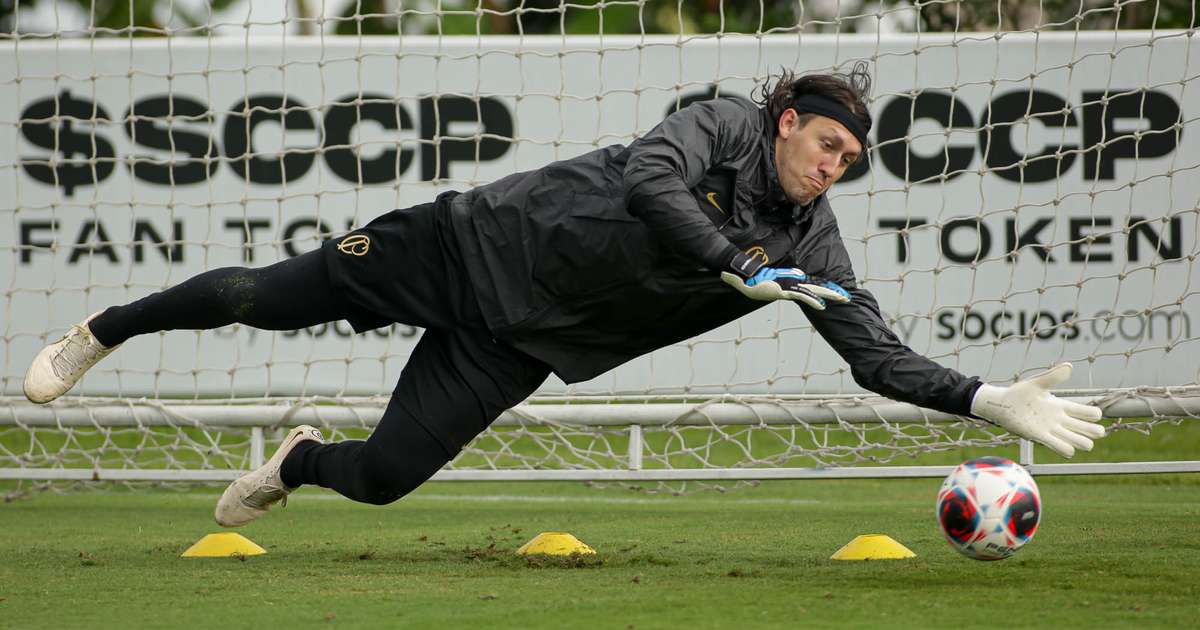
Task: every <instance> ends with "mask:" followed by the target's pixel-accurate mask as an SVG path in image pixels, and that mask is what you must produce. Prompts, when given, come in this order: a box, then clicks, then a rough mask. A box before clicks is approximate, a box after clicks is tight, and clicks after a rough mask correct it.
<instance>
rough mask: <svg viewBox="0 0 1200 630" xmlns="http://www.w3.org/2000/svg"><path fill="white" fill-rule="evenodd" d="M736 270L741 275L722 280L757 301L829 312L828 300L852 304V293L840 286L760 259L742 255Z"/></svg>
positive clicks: (735, 261) (725, 274)
mask: <svg viewBox="0 0 1200 630" xmlns="http://www.w3.org/2000/svg"><path fill="white" fill-rule="evenodd" d="M732 266H733V268H734V270H735V271H737V272H738V274H733V273H730V272H728V271H724V272H721V280H723V281H725V283H726V284H728V285H730V286H732V287H733V288H735V289H737V290H738V291H741V292H742V295H745V296H746V297H748V298H751V299H754V300H762V301H764V302H771V301H774V300H782V299H788V300H796V301H797V302H801V303H803V304H806V305H807V306H809V307H811V308H814V309H816V310H818V311H823V310H825V301H826V300H830V301H833V302H843V303H844V302H849V301H850V293H848V292H847V291H846V290H845V289H843V288H842V287H841V286H839V285H838V284H837V283H836V282H833V281H832V280H826V279H825V278H818V277H816V276H810V275H808V274H806V273H804V272H803V271H801V270H799V269H789V268H779V267H766V266H763V265H762V263H761V262H759V261H758V259H755V258H751V257H750V256H747V255H746V254H741V253H739V254H738V255H737V257H735V258H734V259H733V263H732ZM739 274H740V275H739Z"/></svg>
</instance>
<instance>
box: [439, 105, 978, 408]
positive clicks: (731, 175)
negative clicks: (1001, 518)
mask: <svg viewBox="0 0 1200 630" xmlns="http://www.w3.org/2000/svg"><path fill="white" fill-rule="evenodd" d="M774 147H775V129H774V125H773V124H772V121H771V120H770V119H769V117H768V116H767V114H766V113H765V111H764V110H762V109H760V108H758V107H756V106H755V105H754V104H752V103H750V102H748V101H744V100H740V99H718V100H712V101H704V102H701V103H695V104H693V105H691V106H689V107H687V108H685V109H683V110H682V111H679V112H677V113H675V114H672V115H671V116H668V117H667V118H666V120H664V121H663V122H662V124H660V125H659V126H658V127H656V128H655V129H654V130H653V131H651V132H650V133H649V134H647V135H646V136H645V137H643V138H640V139H638V140H636V141H635V142H633V143H632V144H630V145H629V146H628V147H622V146H619V145H615V146H610V147H606V148H603V149H599V150H596V151H593V152H591V153H588V154H585V155H582V156H579V157H577V158H573V159H569V160H564V161H561V162H555V163H553V164H550V165H548V166H546V167H544V168H541V169H538V170H535V171H529V172H525V173H516V174H514V175H510V176H508V177H505V178H503V179H500V180H498V181H496V182H493V183H491V184H488V185H486V186H481V187H479V188H475V189H473V190H471V191H469V192H466V193H463V194H462V195H459V196H458V197H456V198H455V199H454V201H453V203H452V209H451V213H452V223H453V226H454V231H455V234H456V238H457V239H458V242H459V245H460V247H461V248H462V250H463V254H464V259H465V263H466V267H467V270H468V274H469V275H470V278H471V281H472V284H473V285H474V288H475V291H476V294H477V296H478V299H479V303H480V307H481V309H482V310H483V313H484V317H485V318H486V320H487V323H488V326H489V328H491V330H492V333H493V334H494V335H495V336H496V338H497V339H500V340H503V341H505V342H507V343H510V344H512V345H513V346H516V347H517V348H519V349H521V350H522V351H524V352H526V353H528V354H530V355H533V356H535V357H537V358H539V359H541V360H542V361H545V362H546V363H548V364H549V365H550V366H551V367H552V368H553V369H554V371H555V373H556V374H558V375H559V377H561V378H562V379H563V380H564V381H566V382H568V383H571V382H577V381H582V380H587V379H589V378H592V377H594V376H597V375H599V374H601V373H602V372H605V371H607V370H609V369H611V368H614V367H616V366H618V365H620V364H622V363H624V362H626V361H629V360H630V359H633V358H635V357H637V356H640V355H642V354H645V353H647V352H650V351H652V350H655V349H657V348H660V347H662V346H665V345H668V344H671V343H674V342H677V341H681V340H684V339H688V338H690V337H693V336H696V335H698V334H701V333H703V332H705V331H708V330H711V329H713V328H716V327H718V326H721V325H723V324H725V323H728V322H730V321H732V320H734V319H737V318H739V317H741V316H743V315H745V314H747V313H749V312H751V311H754V310H755V309H758V308H760V307H762V306H764V305H765V304H766V302H758V301H754V300H751V299H749V298H746V297H744V296H742V295H741V294H740V293H738V292H737V291H735V290H734V289H732V288H731V287H729V286H728V285H726V284H724V283H723V282H721V280H720V278H719V272H720V271H722V270H727V269H728V268H729V263H730V261H731V259H732V258H733V256H734V255H735V254H736V253H737V252H738V251H739V250H740V251H747V252H752V253H761V255H765V256H766V257H767V260H768V264H770V265H771V266H783V267H799V268H801V269H803V270H805V271H806V272H808V273H810V274H813V275H819V276H824V277H827V278H830V279H832V280H834V281H836V282H838V283H839V284H841V285H842V286H843V287H845V288H846V289H847V290H848V291H850V293H851V295H852V296H853V299H852V300H851V302H850V303H848V304H844V305H830V306H829V307H828V308H827V309H826V310H825V311H814V310H811V309H808V308H805V315H807V316H808V318H809V320H810V321H811V322H812V323H813V326H814V327H815V328H816V330H817V331H818V332H820V333H821V335H822V336H823V337H824V338H825V339H826V341H828V342H829V344H830V345H831V346H832V347H833V348H834V350H836V351H837V352H838V354H840V355H841V356H842V357H843V358H844V359H845V360H846V362H847V363H849V364H850V368H851V372H852V374H853V376H854V379H855V381H856V382H857V383H858V384H859V385H861V386H862V387H864V388H866V389H869V390H871V391H874V392H877V393H880V394H883V395H885V396H888V397H890V398H893V399H896V400H900V401H904V402H911V403H914V404H917V405H920V406H923V407H928V408H932V409H937V410H941V411H947V412H950V413H956V414H966V413H968V412H969V410H970V403H971V397H972V396H973V394H974V392H975V390H976V389H977V388H978V386H979V381H978V380H977V379H974V378H970V379H969V378H966V377H964V376H963V375H962V374H959V373H958V372H956V371H954V370H951V369H948V368H945V367H942V366H941V365H939V364H937V363H935V362H933V361H930V360H929V359H926V358H924V357H922V356H920V355H918V354H916V353H915V352H913V351H912V350H910V349H909V348H908V347H907V346H905V345H904V344H902V343H901V342H900V340H899V339H898V338H897V337H896V336H895V334H894V333H892V331H891V330H890V329H889V328H888V326H887V325H886V323H885V322H884V321H883V318H882V316H881V314H880V311H879V305H878V304H877V303H876V301H875V298H874V297H873V296H872V295H871V294H870V293H869V292H867V291H866V290H864V289H861V288H858V287H857V283H856V282H855V278H854V271H853V270H852V269H851V265H850V258H849V256H848V254H847V253H846V249H845V246H844V245H843V243H842V239H841V235H840V234H839V232H838V227H837V221H836V220H835V219H834V216H833V211H832V210H831V208H830V207H829V203H828V201H827V200H826V199H825V197H824V196H821V197H819V198H818V199H817V200H816V201H814V202H813V203H811V204H810V205H808V206H804V207H801V206H798V205H796V204H793V203H791V202H789V201H787V199H786V198H785V197H784V196H783V193H782V190H781V188H780V186H779V178H778V175H777V173H776V169H775V156H774ZM755 248H758V249H755ZM802 308H804V307H802Z"/></svg>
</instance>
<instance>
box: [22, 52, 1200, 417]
mask: <svg viewBox="0 0 1200 630" xmlns="http://www.w3.org/2000/svg"><path fill="white" fill-rule="evenodd" d="M858 59H862V60H867V61H869V62H870V67H871V70H872V73H873V76H874V81H875V86H874V92H873V93H874V99H873V102H872V113H873V115H874V118H875V128H874V129H873V130H872V133H871V139H872V142H873V144H874V145H875V148H874V149H873V150H872V151H871V155H870V158H871V159H870V167H869V168H866V165H863V167H862V168H859V169H856V170H855V171H853V172H851V173H850V174H848V175H847V177H846V178H845V180H844V181H843V182H842V183H839V184H837V185H835V187H834V188H833V190H832V192H831V201H832V204H833V207H834V210H835V212H836V213H837V215H838V218H839V223H840V225H841V229H842V234H843V236H844V237H845V240H846V245H847V247H848V249H849V251H850V253H851V256H852V258H853V260H854V264H855V270H856V272H857V274H858V277H859V278H860V280H861V281H862V282H863V283H864V285H865V286H866V287H867V288H869V289H871V290H872V291H873V292H874V293H875V294H876V296H877V297H878V298H879V301H880V304H881V306H882V308H883V310H884V312H885V314H886V316H888V317H889V318H891V319H892V322H893V327H894V329H895V330H896V331H897V334H899V336H900V337H901V338H902V339H903V340H904V341H905V342H906V343H908V344H909V345H910V346H911V347H912V348H914V349H915V350H917V351H918V352H921V353H922V354H926V355H928V356H930V357H932V358H934V359H935V360H937V361H939V362H941V363H942V364H944V365H947V366H950V367H953V368H955V369H958V370H960V371H962V372H964V373H967V374H972V375H979V376H982V377H984V378H987V379H990V380H995V381H1002V380H1008V379H1011V378H1013V377H1014V376H1016V375H1017V374H1020V373H1024V372H1027V371H1029V370H1034V369H1038V368H1043V367H1046V366H1048V365H1050V364H1052V363H1054V362H1057V361H1060V360H1070V361H1073V362H1075V364H1076V367H1077V369H1076V373H1075V376H1074V377H1073V379H1072V381H1070V382H1069V383H1068V385H1069V386H1075V387H1124V386H1133V385H1181V384H1190V383H1196V382H1198V380H1200V379H1198V376H1197V372H1198V366H1200V362H1198V361H1197V360H1196V358H1195V357H1196V355H1194V354H1192V353H1194V352H1196V351H1197V344H1196V342H1195V336H1194V335H1195V333H1193V331H1192V322H1191V318H1192V316H1193V315H1195V314H1197V313H1198V311H1197V307H1198V304H1200V297H1197V296H1198V294H1200V274H1197V271H1200V269H1198V268H1197V264H1196V255H1197V243H1196V239H1197V233H1198V229H1200V226H1198V225H1197V213H1198V211H1200V208H1198V206H1200V203H1198V202H1200V169H1198V167H1200V133H1197V131H1198V129H1197V127H1198V124H1197V122H1196V121H1197V116H1198V113H1197V111H1196V103H1198V102H1200V85H1198V84H1200V81H1197V80H1196V79H1195V78H1194V77H1195V72H1196V68H1200V47H1197V46H1193V45H1191V38H1189V37H1187V36H1186V34H1183V33H1163V32H1158V33H1153V34H1152V33H1117V34H1115V35H1114V34H1113V33H1111V32H1110V33H1094V34H1086V33H1084V34H1077V33H1063V34H1054V33H1044V34H1040V35H1032V34H1029V35H1008V36H1004V37H1000V38H997V37H994V36H992V35H991V34H980V35H979V36H978V37H972V36H970V34H958V35H957V36H955V37H954V38H951V37H939V36H921V37H920V38H915V37H882V38H876V37H875V36H869V37H847V36H841V37H833V36H812V35H805V36H803V37H802V38H796V37H786V36H779V37H764V38H754V37H749V36H724V37H722V38H719V39H718V38H715V37H707V38H703V37H702V38H693V39H677V38H620V37H614V38H604V39H602V40H601V39H598V38H585V39H570V38H568V39H566V40H563V39H562V38H558V37H553V38H544V39H543V38H525V39H517V38H495V39H492V38H483V39H477V38H465V39H453V38H443V39H434V38H404V39H396V38H363V39H358V38H344V39H342V38H322V39H316V38H312V39H304V38H286V39H284V38H280V39H272V40H270V41H266V40H249V41H247V40H244V39H229V40H225V39H203V38H196V39H186V38H172V39H138V40H134V41H129V40H99V39H97V40H82V41H71V40H61V41H36V40H20V41H13V40H8V41H5V42H4V43H3V47H2V48H0V286H2V287H3V290H4V294H3V298H2V299H3V309H2V310H0V317H2V318H3V324H2V325H0V328H2V330H3V340H2V341H0V365H3V378H4V381H3V391H4V393H6V394H19V392H20V382H21V378H22V377H23V374H24V371H25V368H26V366H27V365H28V362H29V360H30V359H31V358H32V356H33V355H34V354H35V353H36V351H37V350H38V349H39V348H40V347H41V345H42V344H43V343H44V336H45V335H46V334H50V335H53V336H54V337H57V335H59V334H61V333H62V332H63V331H64V330H65V329H66V328H67V327H69V326H70V325H71V324H73V323H75V322H77V321H79V320H81V319H82V318H84V317H85V316H87V315H88V314H90V313H92V312H94V311H98V310H101V309H103V308H104V307H107V306H109V305H112V304H118V303H125V302H128V301H132V300H134V299H136V298H139V297H142V296H145V295H147V294H149V293H150V292H153V291H156V290H161V289H163V288H165V287H168V286H171V285H174V284H177V283H179V282H181V281H183V280H185V279H186V278H188V277H190V276H192V275H194V274H197V273H199V272H202V271H205V270H209V269H214V268H218V267H224V266H235V265H247V266H260V265H265V264H269V263H272V262H275V261H278V260H282V259H284V258H287V257H290V256H294V255H297V254H299V253H301V252H304V251H308V250H311V249H313V248H315V247H316V246H317V245H318V243H319V242H320V240H321V239H322V238H328V237H330V236H332V235H336V234H338V233H340V232H342V231H345V230H347V229H350V228H351V227H353V226H355V225H359V224H362V223H364V222H366V221H368V220H370V219H371V218H373V217H375V216H377V215H379V214H382V213H384V212H386V211H388V210H391V209H392V208H397V207H405V206H409V205H413V204H417V203H424V202H427V201H430V200H432V199H433V197H434V196H435V195H436V193H437V192H439V191H441V190H450V189H457V190H465V189H467V188H469V187H471V186H474V185H478V184H481V183H486V182H490V181H493V180H495V179H498V178H500V177H502V176H504V175H507V174H509V173H512V172H515V171H520V170H528V169H534V168H538V167H540V166H543V165H545V164H547V163H549V162H551V161H553V160H556V159H561V158H566V157H571V156H574V155H578V154H581V153H583V152H586V151H590V150H592V149H595V148H597V147H601V146H606V145H609V144H614V143H621V144H626V143H629V142H630V141H632V140H633V139H634V138H636V137H637V136H638V135H640V134H643V133H645V132H646V131H648V130H649V129H651V128H652V127H653V126H654V125H655V124H656V123H657V122H658V121H659V120H661V119H662V117H663V116H664V115H666V114H667V113H668V111H670V110H671V109H673V108H674V107H675V106H676V105H677V104H678V103H680V102H683V103H686V102H690V101H692V100H697V99H702V98H709V97H711V96H713V94H714V90H715V91H716V93H717V95H719V96H722V97H748V96H750V95H751V94H752V93H753V92H754V90H755V88H756V86H757V85H758V84H760V83H761V82H762V81H763V80H764V79H765V78H766V77H767V75H768V74H771V73H777V72H778V71H779V70H780V69H781V68H789V69H792V70H795V71H799V72H807V71H814V70H825V69H829V68H832V67H834V66H838V67H839V68H841V69H843V70H845V69H848V64H849V63H850V62H852V61H854V60H858ZM396 272H397V273H403V270H396ZM629 307H630V308H631V309H633V308H637V305H635V304H631V305H630V306H629ZM1198 323H1200V322H1198ZM419 334H420V331H419V330H417V329H415V328H412V327H410V326H405V325H400V324H397V325H395V326H392V327H391V328H385V329H380V330H377V331H372V332H369V333H365V334H363V335H358V336H354V335H352V334H351V333H350V330H349V327H348V326H347V325H346V324H345V322H336V323H331V324H329V325H327V326H321V327H317V328H312V329H308V330H303V331H287V332H264V331H257V330H253V329H249V328H246V327H238V326H234V327H228V328H224V329H219V330H216V331H210V332H205V333H195V332H173V333H168V334H165V335H148V336H144V337H139V338H135V339H134V340H131V341H130V342H128V343H127V344H126V346H125V347H124V348H122V349H121V350H120V352H118V353H117V354H115V355H113V356H112V357H110V358H109V359H107V360H106V361H105V362H104V363H103V364H102V365H101V366H100V367H99V368H97V370H95V371H94V373H93V374H90V375H89V376H88V377H87V379H85V381H84V383H83V386H82V388H81V390H79V391H80V393H85V394H121V395H125V396H142V395H149V396H154V395H163V396H177V395H184V396H200V397H211V396H229V395H263V394H270V395H294V394H331V395H336V394H377V393H386V392H388V391H390V390H391V388H392V386H393V384H394V381H395V379H396V377H397V376H398V374H399V370H400V368H401V367H402V366H403V364H404V360H405V359H406V357H407V356H408V354H409V352H410V351H411V349H412V347H413V345H414V344H415V342H416V339H417V338H418V337H419ZM544 391H546V392H561V391H570V392H572V393H578V394H591V393H613V392H622V393H652V394H671V393H707V392H754V393H773V394H794V393H828V392H853V391H859V390H858V388H857V386H856V385H855V384H854V383H853V381H852V379H851V378H850V376H849V372H848V370H847V368H846V365H845V363H844V362H843V361H842V360H841V359H840V358H838V357H837V356H836V355H835V354H834V353H833V352H832V351H831V350H830V349H829V348H828V346H827V345H826V344H825V343H824V342H823V341H822V340H821V339H820V338H819V337H818V336H817V335H815V334H814V333H813V331H812V329H811V328H810V327H809V326H808V324H807V322H806V320H805V319H804V316H803V314H802V313H801V312H800V310H799V309H798V308H795V307H794V306H792V305H790V304H772V305H768V306H766V307H764V308H763V309H762V310H761V311H759V312H757V313H755V314H754V315H752V316H749V317H747V318H745V319H743V320H741V321H738V322H735V323H732V324H730V325H728V326H725V327H722V328H721V329H718V330H715V331H712V332H711V333H709V334H707V335H704V336H702V337H700V338H697V339H695V340H692V341H690V342H687V343H683V344H678V345H675V346H671V347H668V348H664V349H662V350H660V351H659V352H656V353H654V354H653V355H649V356H646V357H642V358H640V359H638V360H636V361H633V362H631V363H630V364H627V365H626V366H623V367H621V368H619V369H617V370H614V371H613V372H611V373H609V374H606V375H603V376H601V377H599V378H597V379H595V380H594V381H591V382H588V383H583V384H578V385H575V386H572V387H571V388H569V389H568V388H566V387H565V386H564V385H563V384H562V383H561V382H559V381H558V380H557V379H553V378H552V379H551V380H550V381H548V382H547V384H546V385H545V388H544Z"/></svg>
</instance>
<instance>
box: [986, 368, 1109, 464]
mask: <svg viewBox="0 0 1200 630" xmlns="http://www.w3.org/2000/svg"><path fill="white" fill-rule="evenodd" d="M1070 376H1071V364H1070V363H1059V364H1058V365H1056V366H1054V367H1052V368H1050V369H1049V370H1048V371H1046V372H1043V373H1041V374H1039V375H1037V376H1035V377H1033V378H1030V379H1028V380H1024V381H1018V382H1017V383H1016V384H1014V385H1012V386H1009V387H997V386H995V385H988V384H986V383H985V384H984V385H983V386H982V387H980V388H979V389H978V390H976V392H975V398H974V399H973V400H972V401H971V413H973V414H975V415H976V416H979V417H980V418H983V419H984V420H987V421H989V422H991V423H993V424H996V425H997V426H999V427H1001V428H1003V429H1005V430H1006V431H1008V432H1010V433H1015V434H1016V435H1019V436H1021V437H1023V438H1025V439H1027V440H1033V441H1034V442H1037V443H1038V444H1042V445H1044V446H1046V447H1048V448H1049V449H1050V450H1052V451H1054V452H1055V453H1058V454H1059V455H1062V456H1063V457H1070V456H1072V455H1074V454H1075V449H1077V448H1078V449H1082V450H1085V451H1090V450H1092V440H1097V439H1100V438H1102V437H1104V427H1102V426H1100V425H1099V424H1096V423H1097V422H1099V420H1100V416H1101V412H1100V408H1099V407H1092V406H1090V405H1081V404H1079V403H1075V402H1071V401H1069V400H1063V399H1062V398H1057V397H1055V396H1054V394H1051V393H1050V392H1049V391H1048V390H1049V389H1050V388H1051V387H1054V386H1055V385H1058V384H1059V383H1062V382H1063V381H1065V380H1067V379H1068V378H1070Z"/></svg>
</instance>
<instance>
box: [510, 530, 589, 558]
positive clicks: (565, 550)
mask: <svg viewBox="0 0 1200 630" xmlns="http://www.w3.org/2000/svg"><path fill="white" fill-rule="evenodd" d="M517 553H519V554H521V555H523V556H528V555H531V554H538V553H544V554H546V555H549V556H569V555H571V554H573V553H578V554H594V553H596V550H595V549H592V548H591V547H589V546H587V545H586V544H584V543H583V541H581V540H579V539H578V538H576V537H574V536H572V535H570V534H568V533H566V532H542V533H540V534H538V535H537V536H534V537H533V540H531V541H529V542H527V543H525V544H524V545H521V547H520V548H519V549H517Z"/></svg>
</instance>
